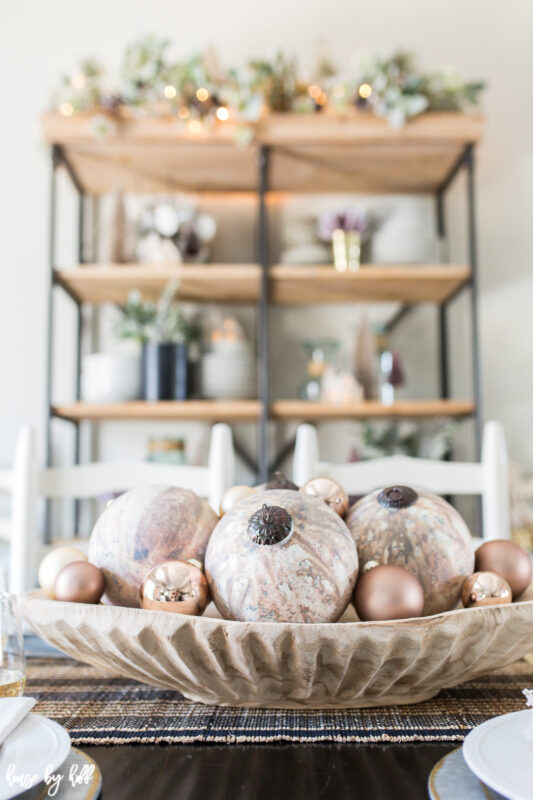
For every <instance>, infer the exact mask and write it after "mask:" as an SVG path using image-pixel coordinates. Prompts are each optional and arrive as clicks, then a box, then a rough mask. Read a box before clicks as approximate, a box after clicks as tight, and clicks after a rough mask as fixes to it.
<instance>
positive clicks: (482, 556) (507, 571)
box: [475, 539, 531, 599]
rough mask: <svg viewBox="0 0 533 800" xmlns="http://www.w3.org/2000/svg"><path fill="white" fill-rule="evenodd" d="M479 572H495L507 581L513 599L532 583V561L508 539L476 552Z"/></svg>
mask: <svg viewBox="0 0 533 800" xmlns="http://www.w3.org/2000/svg"><path fill="white" fill-rule="evenodd" d="M475 569H476V571H477V572H495V573H496V575H499V576H500V578H503V579H504V580H506V581H507V583H508V584H509V586H510V587H511V591H512V593H513V599H514V598H515V597H518V596H519V595H521V594H522V592H524V591H525V590H526V589H527V587H528V586H529V584H530V583H531V560H530V558H529V556H528V554H527V553H526V551H525V550H522V548H521V547H519V546H518V545H517V544H515V543H514V542H510V541H509V540H508V539H493V540H492V541H490V542H485V544H482V545H481V547H478V549H477V550H476V566H475Z"/></svg>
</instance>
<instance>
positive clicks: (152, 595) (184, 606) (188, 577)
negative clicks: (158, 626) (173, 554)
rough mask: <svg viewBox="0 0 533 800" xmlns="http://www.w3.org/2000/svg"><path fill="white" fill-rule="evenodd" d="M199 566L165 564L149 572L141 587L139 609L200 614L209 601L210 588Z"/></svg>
mask: <svg viewBox="0 0 533 800" xmlns="http://www.w3.org/2000/svg"><path fill="white" fill-rule="evenodd" d="M198 564H199V562H198V561H195V562H194V563H191V562H190V561H165V562H164V563H163V564H159V565H158V566H157V567H154V568H153V569H151V570H150V572H148V574H147V575H146V577H145V579H144V581H143V583H142V585H141V590H140V596H141V606H142V608H148V609H150V610H152V611H171V612H173V613H175V614H192V615H194V616H200V615H201V614H203V612H204V610H205V607H206V606H207V604H208V602H209V589H208V586H207V581H206V579H205V575H204V573H203V572H202V570H201V569H200V568H199V566H198Z"/></svg>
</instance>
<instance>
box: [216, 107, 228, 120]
mask: <svg viewBox="0 0 533 800" xmlns="http://www.w3.org/2000/svg"><path fill="white" fill-rule="evenodd" d="M228 118H229V110H228V109H227V108H226V106H219V107H218V108H217V119H219V120H220V121H221V122H225V121H226V120H227V119H228Z"/></svg>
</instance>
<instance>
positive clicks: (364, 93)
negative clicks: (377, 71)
mask: <svg viewBox="0 0 533 800" xmlns="http://www.w3.org/2000/svg"><path fill="white" fill-rule="evenodd" d="M358 91H359V97H362V98H363V100H368V98H369V97H370V95H371V94H372V87H371V86H370V84H369V83H362V84H361V86H360V87H359V90H358Z"/></svg>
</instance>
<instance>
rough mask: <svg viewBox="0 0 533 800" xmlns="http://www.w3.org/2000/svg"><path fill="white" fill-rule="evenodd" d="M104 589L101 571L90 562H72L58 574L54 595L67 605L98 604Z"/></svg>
mask: <svg viewBox="0 0 533 800" xmlns="http://www.w3.org/2000/svg"><path fill="white" fill-rule="evenodd" d="M104 589H105V578H104V574H103V572H102V570H101V569H98V567H95V566H94V564H89V562H88V561H72V562H71V563H70V564H67V566H66V567H63V569H62V570H61V572H60V573H59V574H58V576H57V578H56V582H55V586H54V594H55V597H56V600H62V601H64V602H67V603H98V601H99V600H100V598H101V597H102V595H103V593H104Z"/></svg>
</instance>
